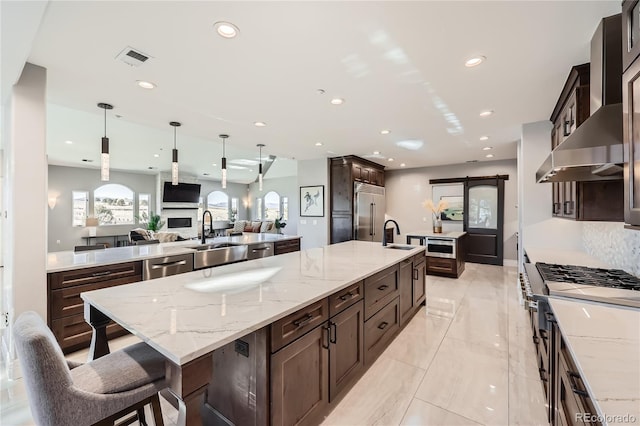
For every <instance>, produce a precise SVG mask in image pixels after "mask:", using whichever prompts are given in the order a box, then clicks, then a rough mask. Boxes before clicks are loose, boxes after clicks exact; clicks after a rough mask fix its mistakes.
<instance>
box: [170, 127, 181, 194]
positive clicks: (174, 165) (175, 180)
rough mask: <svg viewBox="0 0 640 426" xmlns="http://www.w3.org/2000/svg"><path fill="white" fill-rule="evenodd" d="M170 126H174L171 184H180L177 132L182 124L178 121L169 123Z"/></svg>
mask: <svg viewBox="0 0 640 426" xmlns="http://www.w3.org/2000/svg"><path fill="white" fill-rule="evenodd" d="M169 125H170V126H173V162H172V163H171V184H172V185H177V184H178V149H177V148H176V131H177V128H178V127H180V126H181V125H182V124H180V123H178V122H177V121H172V122H170V123H169Z"/></svg>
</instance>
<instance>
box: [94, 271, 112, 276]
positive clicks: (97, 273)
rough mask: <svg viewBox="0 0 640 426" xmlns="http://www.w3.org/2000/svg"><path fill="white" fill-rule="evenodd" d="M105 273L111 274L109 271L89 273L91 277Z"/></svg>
mask: <svg viewBox="0 0 640 426" xmlns="http://www.w3.org/2000/svg"><path fill="white" fill-rule="evenodd" d="M105 275H111V271H104V272H94V273H93V274H91V276H92V277H104V276H105Z"/></svg>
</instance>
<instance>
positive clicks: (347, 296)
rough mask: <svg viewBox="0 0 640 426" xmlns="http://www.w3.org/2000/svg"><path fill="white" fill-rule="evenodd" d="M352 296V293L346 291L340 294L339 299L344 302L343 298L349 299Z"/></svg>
mask: <svg viewBox="0 0 640 426" xmlns="http://www.w3.org/2000/svg"><path fill="white" fill-rule="evenodd" d="M352 297H353V293H352V292H351V291H349V292H348V293H345V294H343V295H342V296H340V300H342V301H343V302H344V301H345V300H347V299H350V298H352Z"/></svg>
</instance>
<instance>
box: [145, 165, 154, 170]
mask: <svg viewBox="0 0 640 426" xmlns="http://www.w3.org/2000/svg"><path fill="white" fill-rule="evenodd" d="M147 169H149V170H153V169H155V167H153V166H149V167H147Z"/></svg>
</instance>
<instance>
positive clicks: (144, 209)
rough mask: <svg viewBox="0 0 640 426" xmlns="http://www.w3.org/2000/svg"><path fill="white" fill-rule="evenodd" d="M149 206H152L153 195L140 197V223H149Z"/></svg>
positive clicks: (141, 195)
mask: <svg viewBox="0 0 640 426" xmlns="http://www.w3.org/2000/svg"><path fill="white" fill-rule="evenodd" d="M149 204H151V195H149V194H139V195H138V222H140V223H147V222H148V221H149Z"/></svg>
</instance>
